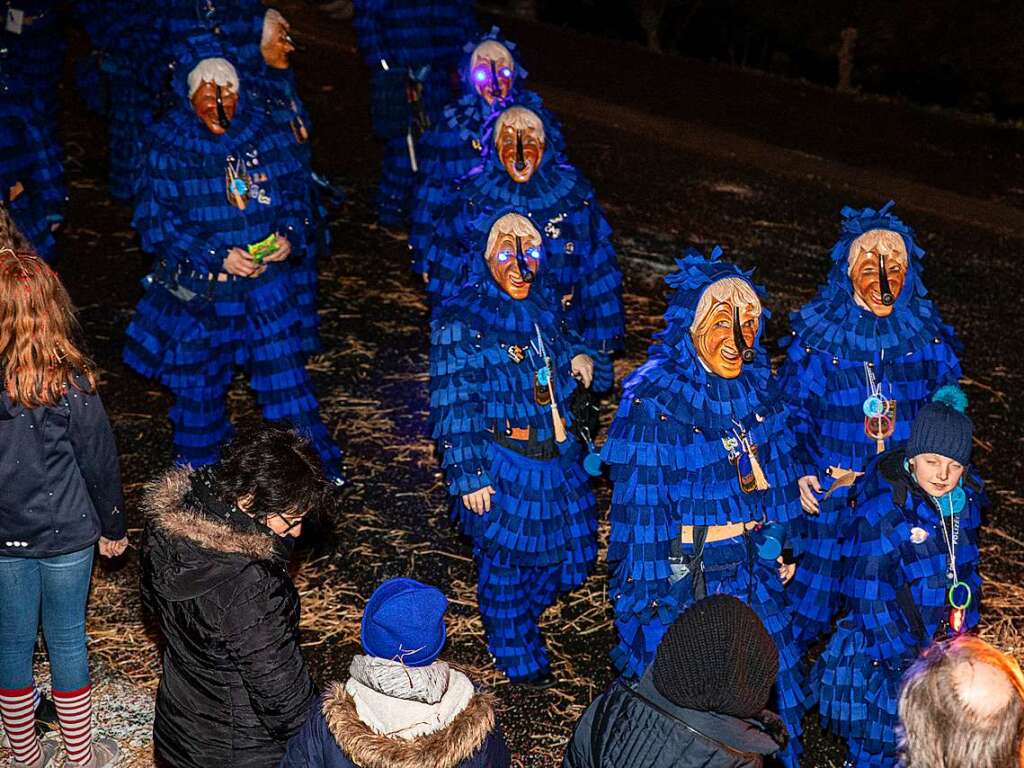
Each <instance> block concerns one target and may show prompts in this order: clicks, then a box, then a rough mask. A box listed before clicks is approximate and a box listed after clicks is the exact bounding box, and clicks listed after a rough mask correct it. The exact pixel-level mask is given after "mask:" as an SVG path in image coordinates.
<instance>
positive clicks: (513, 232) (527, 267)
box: [486, 214, 541, 301]
mask: <svg viewBox="0 0 1024 768" xmlns="http://www.w3.org/2000/svg"><path fill="white" fill-rule="evenodd" d="M486 258H487V266H488V267H489V268H490V270H491V277H493V278H494V282H495V283H497V284H498V287H499V288H501V290H503V291H504V292H505V293H507V294H508V295H509V296H511V297H512V298H513V299H516V300H517V301H519V300H522V299H525V298H526V297H527V296H528V295H529V294H530V284H531V283H532V282H533V281H534V279H535V278H536V276H537V272H538V271H539V270H540V262H541V238H540V234H539V233H538V232H537V230H536V229H535V228H534V227H533V225H532V224H530V222H529V220H528V219H526V218H525V217H524V216H520V215H519V214H508V215H506V216H502V217H501V218H500V219H498V221H496V222H495V223H494V226H493V227H491V234H490V237H489V238H488V250H487V255H486Z"/></svg>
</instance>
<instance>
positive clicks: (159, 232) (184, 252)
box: [132, 149, 227, 273]
mask: <svg viewBox="0 0 1024 768" xmlns="http://www.w3.org/2000/svg"><path fill="white" fill-rule="evenodd" d="M186 175H187V172H185V171H184V169H182V168H180V167H178V164H177V163H176V162H175V161H174V159H173V158H172V157H171V156H169V155H167V154H164V153H162V152H159V151H158V150H156V149H151V150H150V151H149V154H148V158H147V163H146V168H145V171H144V176H143V177H142V179H141V180H140V182H139V190H138V199H137V201H136V204H135V215H134V217H133V219H132V226H133V227H134V228H135V231H136V232H138V233H139V238H140V239H141V240H142V248H143V250H145V251H147V252H148V253H152V254H154V255H157V256H159V257H160V258H162V259H164V260H165V261H167V262H168V264H171V265H174V266H177V267H181V268H184V269H186V270H192V271H194V272H198V273H203V272H220V271H221V265H222V264H223V263H224V259H225V258H226V257H227V253H217V252H216V251H215V250H214V249H212V248H210V247H209V244H208V242H207V238H206V237H204V234H203V233H202V232H200V231H199V230H198V228H196V227H195V226H192V225H189V224H187V223H186V221H185V219H184V217H182V216H181V215H180V214H179V213H178V209H177V206H179V205H182V204H183V203H186V201H187V200H188V195H187V194H186V193H185V190H184V189H182V187H181V185H179V184H178V182H177V179H179V178H184V177H185V176H186Z"/></svg>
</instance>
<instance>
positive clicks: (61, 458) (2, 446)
mask: <svg viewBox="0 0 1024 768" xmlns="http://www.w3.org/2000/svg"><path fill="white" fill-rule="evenodd" d="M2 370H3V367H2V365H0V371H2ZM79 384H80V385H81V386H82V387H83V388H82V389H78V388H75V387H70V388H69V390H68V392H67V393H66V394H65V395H64V397H62V398H61V400H60V402H58V403H57V404H56V405H52V406H39V407H37V408H25V407H24V406H21V405H14V404H13V403H12V402H11V399H10V397H8V395H7V394H6V393H5V394H3V395H0V555H3V556H4V557H53V556H55V555H65V554H67V553H69V552H77V551H79V550H81V549H85V548H86V547H91V546H92V545H93V544H95V543H96V542H97V541H98V540H99V538H100V536H101V535H102V536H105V537H107V538H108V539H115V540H116V539H121V538H123V537H124V535H125V532H126V530H127V528H126V524H125V516H124V499H123V497H122V495H121V493H122V491H121V471H120V468H119V467H118V459H117V446H116V445H115V444H114V434H113V432H112V431H111V429H110V422H109V421H108V420H107V413H106V411H104V410H103V403H102V402H100V398H99V395H97V394H96V393H94V392H92V393H90V392H87V391H85V388H84V387H85V382H84V380H81V379H80V380H79Z"/></svg>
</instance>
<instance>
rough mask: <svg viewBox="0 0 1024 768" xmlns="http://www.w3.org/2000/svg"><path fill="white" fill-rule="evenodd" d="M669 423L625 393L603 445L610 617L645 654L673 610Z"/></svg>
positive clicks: (674, 528) (673, 438)
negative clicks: (608, 487) (608, 489)
mask: <svg viewBox="0 0 1024 768" xmlns="http://www.w3.org/2000/svg"><path fill="white" fill-rule="evenodd" d="M674 430H675V425H674V424H673V423H671V422H665V421H661V420H659V419H657V418H656V417H655V416H654V414H653V412H652V411H651V410H650V408H649V406H648V405H647V404H646V403H643V404H640V405H637V404H636V403H635V402H634V401H633V399H632V398H631V396H630V395H628V394H627V396H626V397H625V398H624V399H623V401H622V404H621V405H620V407H619V412H618V414H617V415H616V417H615V420H614V421H613V422H612V425H611V427H610V429H609V431H608V439H607V441H606V442H605V445H604V449H603V450H602V452H601V458H602V459H603V460H604V461H605V463H606V464H608V466H609V475H610V479H611V482H612V506H611V515H610V518H611V538H610V540H609V545H608V562H609V565H610V567H611V568H612V570H613V574H612V590H611V594H612V597H613V600H614V604H615V615H616V622H617V624H618V625H619V628H620V634H622V635H623V641H624V642H625V643H626V645H627V646H629V647H630V648H631V649H633V652H634V653H635V652H636V649H647V650H648V651H649V655H650V657H651V658H653V654H654V650H655V649H656V648H657V642H658V640H660V638H661V635H662V634H664V632H665V629H666V627H667V625H668V623H669V622H670V621H671V620H672V618H673V617H674V616H675V615H676V611H675V605H674V601H673V598H672V597H671V596H670V594H669V576H670V574H671V569H670V567H669V554H670V549H671V542H672V540H673V538H674V537H675V536H677V535H678V533H679V525H678V521H676V520H674V519H673V515H672V509H673V506H672V501H671V499H670V497H669V487H670V485H671V482H672V481H671V477H670V474H671V459H670V454H671V453H672V451H673V447H674V445H675V444H677V443H679V442H681V440H680V438H679V436H678V435H674V434H672V432H673V431H674ZM627 635H628V636H627ZM647 660H648V661H649V659H647Z"/></svg>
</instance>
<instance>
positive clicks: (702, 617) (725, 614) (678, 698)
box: [562, 595, 788, 768]
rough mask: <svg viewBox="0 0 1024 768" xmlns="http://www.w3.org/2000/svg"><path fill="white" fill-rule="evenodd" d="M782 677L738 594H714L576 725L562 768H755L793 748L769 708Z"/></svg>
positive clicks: (764, 634) (767, 640)
mask: <svg viewBox="0 0 1024 768" xmlns="http://www.w3.org/2000/svg"><path fill="white" fill-rule="evenodd" d="M778 671H779V656H778V651H777V650H776V649H775V643H774V642H773V641H772V638H771V635H770V634H769V633H768V630H766V629H765V627H764V625H763V624H762V623H761V620H760V619H758V617H757V614H756V613H754V611H753V610H752V609H751V608H749V607H748V606H747V605H746V604H745V603H743V601H741V600H739V599H738V598H735V597H732V596H731V595H711V596H710V597H706V598H704V599H703V600H699V601H697V602H696V603H694V604H692V605H691V606H690V607H689V608H687V609H686V610H684V611H683V612H682V613H680V614H679V616H678V617H677V618H676V620H675V621H674V622H673V623H672V626H670V627H669V629H668V631H667V632H666V633H665V636H664V637H663V638H662V640H661V644H660V645H659V646H658V650H657V654H656V655H655V657H654V661H653V662H652V663H651V666H650V667H648V668H647V671H646V672H645V673H644V675H643V677H642V678H641V679H640V682H639V683H637V684H636V685H635V687H630V686H628V685H627V684H626V683H624V682H622V681H621V680H617V681H616V682H614V683H613V684H612V686H611V688H610V689H609V690H608V691H606V692H605V693H603V694H601V695H600V696H599V697H598V698H597V699H595V700H594V701H593V703H591V705H590V706H589V707H588V708H587V711H586V712H584V713H583V717H582V718H581V719H580V721H579V723H577V725H576V730H575V732H574V733H573V736H572V740H571V741H570V742H569V746H568V748H567V749H566V752H565V758H564V760H563V762H562V768H669V766H671V768H688V767H689V766H693V768H697V767H698V766H699V768H756V767H757V766H761V765H763V764H764V758H765V757H766V756H768V755H772V754H774V753H776V752H778V751H779V750H781V749H783V748H784V747H785V746H786V742H787V741H788V734H787V732H786V726H785V725H784V724H783V722H782V721H781V720H780V719H779V717H778V715H775V714H774V713H772V712H770V711H768V710H766V709H765V705H766V704H767V703H768V697H769V695H770V694H771V689H772V685H773V684H774V683H775V677H776V675H777V674H778Z"/></svg>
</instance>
